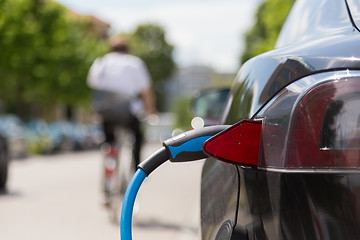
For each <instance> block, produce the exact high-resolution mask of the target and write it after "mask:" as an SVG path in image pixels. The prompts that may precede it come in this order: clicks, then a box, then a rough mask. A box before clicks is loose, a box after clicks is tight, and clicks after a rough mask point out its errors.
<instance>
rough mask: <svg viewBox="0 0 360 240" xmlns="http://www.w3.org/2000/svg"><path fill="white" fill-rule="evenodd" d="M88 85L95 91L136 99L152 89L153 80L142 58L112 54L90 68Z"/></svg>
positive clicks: (97, 61) (99, 59)
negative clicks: (143, 92)
mask: <svg viewBox="0 0 360 240" xmlns="http://www.w3.org/2000/svg"><path fill="white" fill-rule="evenodd" d="M87 83H88V85H89V87H90V88H93V89H99V90H107V91H111V92H116V93H120V94H126V95H128V96H129V97H135V96H137V95H138V94H139V93H141V92H142V91H144V90H146V89H148V88H149V87H150V84H151V80H150V76H149V73H148V71H147V68H146V66H145V64H144V62H143V61H142V60H141V59H140V58H138V57H135V56H132V55H129V54H123V53H117V52H111V53H108V54H106V55H105V56H104V57H102V58H98V59H96V60H95V62H94V63H93V65H92V66H91V68H90V71H89V75H88V78H87Z"/></svg>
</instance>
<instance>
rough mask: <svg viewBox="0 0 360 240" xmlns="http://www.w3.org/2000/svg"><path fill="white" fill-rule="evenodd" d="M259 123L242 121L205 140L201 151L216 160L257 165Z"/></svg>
mask: <svg viewBox="0 0 360 240" xmlns="http://www.w3.org/2000/svg"><path fill="white" fill-rule="evenodd" d="M260 132H261V121H250V120H243V121H241V122H239V123H237V124H235V125H233V126H231V127H229V128H228V129H226V130H224V131H223V132H221V133H219V134H217V135H215V136H214V137H212V138H210V139H209V140H207V141H206V142H205V143H204V145H203V151H204V152H205V153H206V154H207V155H209V156H211V157H214V158H216V159H219V160H222V161H225V162H229V163H233V164H240V165H246V166H252V167H254V166H257V165H258V159H259V158H258V154H259V143H260Z"/></svg>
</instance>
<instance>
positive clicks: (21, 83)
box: [0, 0, 107, 117]
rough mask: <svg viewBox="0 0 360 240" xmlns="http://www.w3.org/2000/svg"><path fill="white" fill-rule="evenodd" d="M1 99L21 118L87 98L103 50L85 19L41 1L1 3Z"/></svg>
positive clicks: (103, 47) (6, 0)
mask: <svg viewBox="0 0 360 240" xmlns="http://www.w3.org/2000/svg"><path fill="white" fill-rule="evenodd" d="M0 10H1V14H0V51H1V55H2V57H1V58H0V76H1V79H0V85H1V87H0V99H2V100H4V101H5V102H6V104H7V108H8V111H11V112H14V113H16V114H18V115H20V116H22V117H26V116H29V115H30V114H32V111H33V110H34V108H37V109H39V108H44V107H45V108H46V107H47V108H52V107H54V106H55V105H56V104H59V103H60V104H66V105H76V104H80V103H81V102H84V100H87V98H88V95H89V89H87V88H86V87H85V86H86V84H85V80H86V76H87V71H88V69H89V66H90V64H91V63H92V61H93V60H94V59H95V58H96V57H97V56H99V55H100V54H103V53H104V52H105V51H106V50H107V46H106V44H105V43H104V42H103V41H101V40H99V37H98V36H96V33H95V32H94V31H93V28H92V26H91V24H90V21H89V20H88V19H86V18H83V17H80V16H77V15H76V14H74V13H71V12H69V11H68V10H66V9H65V8H64V7H63V6H61V5H60V4H58V3H56V2H53V1H43V0H3V1H0Z"/></svg>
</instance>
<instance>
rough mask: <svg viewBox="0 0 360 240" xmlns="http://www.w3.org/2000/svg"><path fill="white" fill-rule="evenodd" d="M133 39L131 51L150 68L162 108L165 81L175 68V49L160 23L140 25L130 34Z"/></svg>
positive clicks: (159, 105) (158, 102) (159, 106)
mask: <svg viewBox="0 0 360 240" xmlns="http://www.w3.org/2000/svg"><path fill="white" fill-rule="evenodd" d="M128 37H129V38H130V40H131V48H130V53H132V54H134V55H136V56H138V57H140V58H141V59H142V60H143V61H144V62H145V64H146V66H147V67H148V69H149V73H150V75H151V78H152V80H153V82H154V86H155V92H156V99H157V106H158V108H159V109H161V108H162V104H161V103H162V94H163V91H162V90H163V82H164V81H165V80H167V79H168V78H169V77H170V76H171V75H172V73H173V71H174V70H175V62H174V60H173V56H172V53H173V49H174V47H173V46H172V45H170V44H169V43H168V42H167V40H166V38H165V31H164V30H163V29H162V28H161V27H160V26H158V25H154V24H145V25H140V26H138V27H137V28H136V30H135V31H134V32H133V33H131V34H128Z"/></svg>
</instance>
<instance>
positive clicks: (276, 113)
mask: <svg viewBox="0 0 360 240" xmlns="http://www.w3.org/2000/svg"><path fill="white" fill-rule="evenodd" d="M258 116H259V117H262V118H264V124H263V125H264V126H263V129H262V144H261V148H260V149H261V154H260V166H262V167H286V168H358V167H360V72H359V71H339V72H331V73H322V74H317V75H313V76H310V77H307V78H304V79H301V80H299V81H297V82H295V83H293V84H291V85H289V86H288V87H287V88H286V89H284V90H283V91H282V92H280V93H279V94H278V96H277V97H276V98H274V100H273V101H272V102H270V103H268V105H267V106H265V108H264V110H262V111H261V112H260V113H259V114H258Z"/></svg>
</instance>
